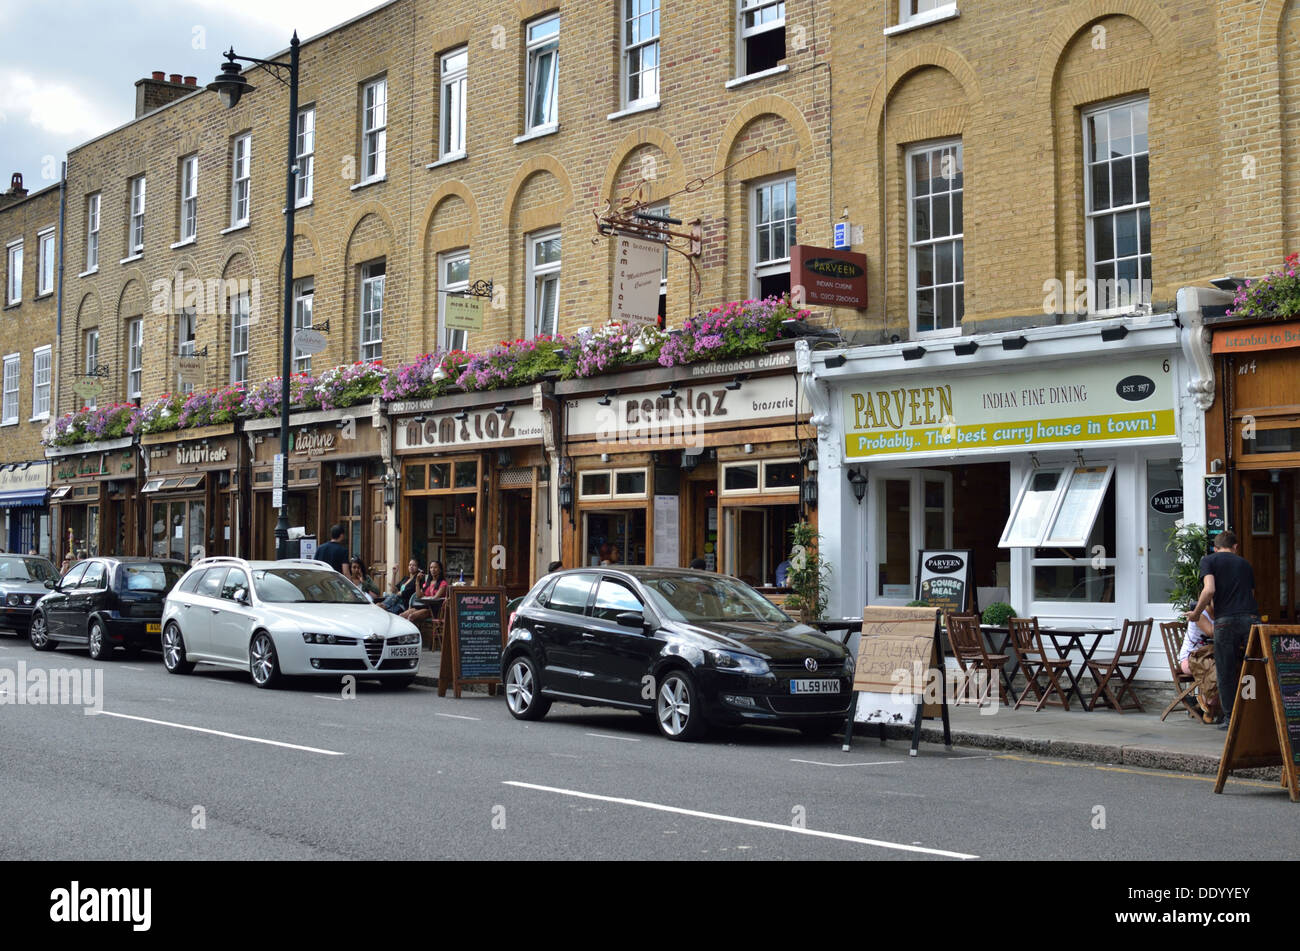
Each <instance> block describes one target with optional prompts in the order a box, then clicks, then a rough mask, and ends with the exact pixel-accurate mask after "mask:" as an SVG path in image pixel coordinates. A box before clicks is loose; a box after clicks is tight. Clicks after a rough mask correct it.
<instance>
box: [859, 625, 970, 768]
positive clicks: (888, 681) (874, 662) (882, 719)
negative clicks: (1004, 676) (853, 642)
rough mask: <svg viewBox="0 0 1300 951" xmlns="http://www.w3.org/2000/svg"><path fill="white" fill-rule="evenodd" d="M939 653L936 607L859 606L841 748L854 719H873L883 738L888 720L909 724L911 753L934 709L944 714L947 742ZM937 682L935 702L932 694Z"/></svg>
mask: <svg viewBox="0 0 1300 951" xmlns="http://www.w3.org/2000/svg"><path fill="white" fill-rule="evenodd" d="M943 653H944V652H943V643H942V641H941V640H940V639H939V612H938V611H937V610H936V609H935V608H891V607H872V606H868V607H865V608H863V609H862V638H861V640H860V641H859V642H858V658H857V667H856V668H855V670H854V673H853V704H852V706H851V707H850V709H849V715H848V718H847V719H846V721H845V724H844V746H843V749H844V751H845V752H848V750H849V748H850V746H851V745H852V743H853V724H854V723H855V722H857V723H874V724H876V725H877V726H878V728H879V730H878V735H879V737H880V740H881V742H884V740H885V727H886V726H908V725H910V726H911V727H912V749H911V752H910V755H912V756H915V755H916V751H917V746H918V745H919V744H920V742H921V720H922V719H924V718H926V717H933V716H934V715H935V714H936V713H940V714H942V716H943V741H944V745H945V746H951V745H952V732H951V728H950V726H949V723H948V691H947V686H946V678H945V676H944V659H943ZM936 687H937V689H938V693H939V696H938V698H937V702H935V698H934V697H933V696H932V694H933V693H934V690H935V688H936Z"/></svg>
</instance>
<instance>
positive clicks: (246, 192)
mask: <svg viewBox="0 0 1300 951" xmlns="http://www.w3.org/2000/svg"><path fill="white" fill-rule="evenodd" d="M252 151H253V133H251V132H245V133H243V134H242V135H237V136H235V138H234V139H233V140H232V141H231V143H230V227H232V228H240V227H243V226H244V225H246V224H248V219H249V215H250V212H251V210H252V204H253V160H252Z"/></svg>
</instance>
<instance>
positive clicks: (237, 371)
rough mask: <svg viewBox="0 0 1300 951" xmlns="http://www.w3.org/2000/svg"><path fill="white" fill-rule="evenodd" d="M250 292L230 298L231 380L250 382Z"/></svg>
mask: <svg viewBox="0 0 1300 951" xmlns="http://www.w3.org/2000/svg"><path fill="white" fill-rule="evenodd" d="M249 305H250V300H249V292H248V291H242V292H240V293H238V294H235V295H233V296H232V297H231V298H230V382H231V383H247V382H248V349H249V346H248V344H249V337H250V335H251V334H250V330H249V328H250V326H251V315H250V313H249Z"/></svg>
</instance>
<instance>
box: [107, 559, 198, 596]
mask: <svg viewBox="0 0 1300 951" xmlns="http://www.w3.org/2000/svg"><path fill="white" fill-rule="evenodd" d="M184 574H185V566H184V565H168V564H144V565H123V566H122V568H121V575H120V576H119V577H120V578H121V587H122V589H123V590H125V591H153V592H155V593H161V594H165V593H167V592H168V591H170V590H171V589H172V588H174V587H176V582H178V581H180V580H181V577H182V576H183V575H184Z"/></svg>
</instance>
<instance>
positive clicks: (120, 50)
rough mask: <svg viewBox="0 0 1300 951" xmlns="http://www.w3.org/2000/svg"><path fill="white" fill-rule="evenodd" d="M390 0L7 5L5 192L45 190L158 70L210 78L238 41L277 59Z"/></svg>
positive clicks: (2, 92) (124, 116) (1, 34)
mask: <svg viewBox="0 0 1300 951" xmlns="http://www.w3.org/2000/svg"><path fill="white" fill-rule="evenodd" d="M380 2H381V0H40V2H35V0H0V190H3V189H7V188H8V187H9V176H10V174H11V173H13V172H22V173H23V180H24V185H25V186H26V187H27V189H28V190H29V191H36V190H37V189H39V188H44V187H45V186H46V185H50V184H53V183H54V182H57V181H58V178H59V163H60V162H62V161H63V160H64V159H65V158H66V157H67V153H68V150H69V149H70V148H72V147H74V146H76V145H77V144H78V143H81V142H84V141H86V140H87V139H91V138H94V137H95V136H97V135H100V134H101V133H104V132H107V131H108V130H109V129H113V128H116V127H117V126H119V125H121V124H122V123H123V122H126V121H128V120H130V119H131V118H132V117H133V116H134V115H135V81H136V80H137V79H143V78H145V77H146V76H148V75H149V74H150V73H152V72H153V71H154V70H159V69H160V70H162V71H164V72H165V73H167V74H168V75H170V74H172V73H180V74H182V75H186V76H196V77H198V81H199V84H200V85H202V84H205V83H207V82H209V81H210V80H211V79H212V78H213V77H214V76H215V75H216V74H217V70H218V69H219V68H220V66H221V62H222V60H221V52H222V51H223V50H226V49H229V48H230V47H231V46H232V45H233V46H234V47H235V51H236V52H239V53H242V54H244V55H247V56H262V57H265V56H268V55H270V54H272V53H276V52H279V51H280V50H282V49H285V48H286V47H287V46H288V45H289V37H290V36H292V35H293V31H294V30H295V29H296V30H297V31H298V35H299V37H301V38H303V39H306V38H307V37H310V36H315V35H316V34H317V33H320V32H322V31H324V30H326V29H328V28H329V27H331V26H333V25H334V24H337V23H341V22H342V21H344V20H347V19H349V18H350V17H353V16H356V15H357V14H358V13H363V12H365V11H366V10H369V9H372V8H374V7H376V6H378V5H379V4H380Z"/></svg>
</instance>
